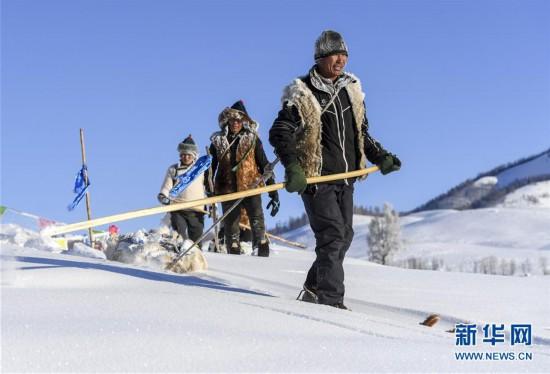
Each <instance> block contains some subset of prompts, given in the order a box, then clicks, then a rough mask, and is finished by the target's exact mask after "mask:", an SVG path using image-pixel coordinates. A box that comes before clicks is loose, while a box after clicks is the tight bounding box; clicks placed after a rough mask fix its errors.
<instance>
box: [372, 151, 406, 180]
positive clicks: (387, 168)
mask: <svg viewBox="0 0 550 374" xmlns="http://www.w3.org/2000/svg"><path fill="white" fill-rule="evenodd" d="M378 167H379V168H380V172H381V173H382V175H386V174H389V173H391V172H393V171H397V170H399V169H401V160H400V159H399V158H397V156H396V155H394V154H393V153H386V155H385V156H384V157H383V158H382V161H381V162H380V163H379V164H378Z"/></svg>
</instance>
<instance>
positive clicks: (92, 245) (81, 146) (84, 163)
mask: <svg viewBox="0 0 550 374" xmlns="http://www.w3.org/2000/svg"><path fill="white" fill-rule="evenodd" d="M80 151H81V153H82V165H84V166H85V167H86V168H85V169H84V170H85V172H84V184H85V185H86V186H87V185H88V165H86V146H85V145H84V129H80ZM86 213H87V216H88V221H90V220H91V219H92V208H91V206H90V190H89V189H88V190H86ZM92 231H93V229H92V226H90V227H88V237H89V238H90V247H92V248H93V247H94V238H93V236H92Z"/></svg>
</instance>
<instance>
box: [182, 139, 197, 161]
mask: <svg viewBox="0 0 550 374" xmlns="http://www.w3.org/2000/svg"><path fill="white" fill-rule="evenodd" d="M178 152H179V153H180V154H182V153H185V154H191V155H193V156H195V158H196V157H197V156H198V155H199V148H198V147H197V144H195V141H194V140H193V138H192V137H191V134H189V136H188V137H187V138H185V140H184V141H182V142H181V143H180V144H178Z"/></svg>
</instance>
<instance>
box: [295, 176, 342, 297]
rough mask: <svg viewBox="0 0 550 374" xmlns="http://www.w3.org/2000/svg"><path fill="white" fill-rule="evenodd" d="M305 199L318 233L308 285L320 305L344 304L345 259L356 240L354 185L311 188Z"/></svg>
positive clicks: (310, 220) (308, 274)
mask: <svg viewBox="0 0 550 374" xmlns="http://www.w3.org/2000/svg"><path fill="white" fill-rule="evenodd" d="M302 200H303V201H304V206H305V208H306V213H307V215H308V218H309V224H310V226H311V229H312V230H313V233H314V234H315V240H316V246H315V253H316V254H317V258H316V259H315V261H314V262H313V265H311V269H309V272H308V273H307V278H306V282H305V286H306V287H307V288H309V289H310V290H312V291H313V292H315V294H316V295H317V297H318V298H319V303H320V304H327V305H334V304H337V303H341V302H343V301H344V291H345V289H344V267H343V262H344V256H345V255H346V252H347V250H348V249H349V247H350V245H351V242H352V240H353V227H352V221H353V184H351V185H345V184H320V185H317V186H310V187H308V189H307V190H306V191H305V192H304V193H303V194H302Z"/></svg>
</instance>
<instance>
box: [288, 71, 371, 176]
mask: <svg viewBox="0 0 550 374" xmlns="http://www.w3.org/2000/svg"><path fill="white" fill-rule="evenodd" d="M345 74H346V75H347V77H346V78H347V79H349V80H350V82H349V83H348V84H347V85H346V86H345V87H344V88H342V90H346V91H347V94H348V96H349V99H350V102H351V107H352V111H353V117H354V120H355V121H354V122H355V126H356V134H357V137H358V139H357V140H358V141H357V143H356V144H357V147H358V148H359V149H357V154H358V155H360V161H359V166H360V168H365V167H366V161H367V158H366V156H365V151H364V149H363V145H364V135H363V132H362V131H361V130H362V129H361V127H362V125H363V120H364V118H365V106H364V102H363V101H364V98H365V94H364V93H363V89H362V88H361V82H360V81H359V79H358V78H357V77H355V76H354V75H352V74H350V73H345ZM281 101H282V103H283V106H284V105H285V103H286V104H287V105H288V106H294V107H296V109H297V110H298V113H299V115H300V119H301V120H302V127H301V129H299V130H298V131H297V133H296V148H297V150H296V151H297V158H298V162H299V163H300V166H301V167H302V169H304V172H305V174H306V176H307V177H315V176H319V175H321V168H322V164H323V156H322V155H323V152H322V144H321V139H322V136H323V135H322V126H323V124H322V122H321V115H322V108H321V105H320V104H319V101H318V100H317V98H316V97H315V96H314V94H313V92H312V91H311V89H310V88H309V87H308V85H307V84H306V83H305V82H304V81H303V80H302V79H295V80H294V81H293V82H292V83H291V84H290V85H288V86H287V87H285V89H284V91H283V97H282V99H281Z"/></svg>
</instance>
